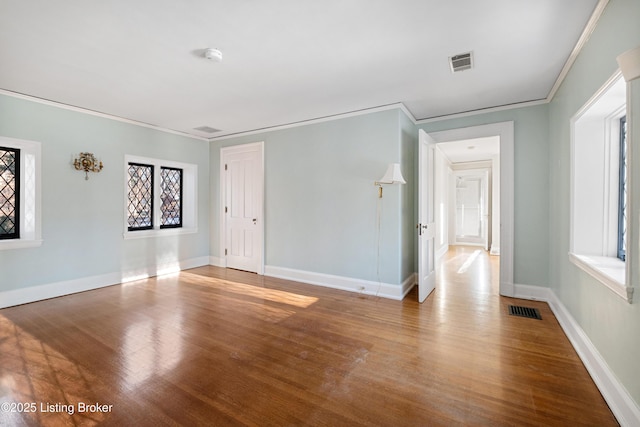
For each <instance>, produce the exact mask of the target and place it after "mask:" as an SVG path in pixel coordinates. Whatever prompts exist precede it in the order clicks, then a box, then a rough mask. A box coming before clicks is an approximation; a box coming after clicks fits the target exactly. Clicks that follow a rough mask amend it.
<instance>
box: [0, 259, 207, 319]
mask: <svg viewBox="0 0 640 427" xmlns="http://www.w3.org/2000/svg"><path fill="white" fill-rule="evenodd" d="M208 262H209V259H208V257H199V258H191V259H187V260H183V261H176V262H173V263H167V264H158V265H155V266H148V267H146V268H141V269H138V270H131V271H127V272H121V273H108V274H102V275H98V276H89V277H81V278H78V279H71V280H64V281H60V282H54V283H47V284H44V285H37V286H30V287H26V288H20V289H12V290H8V291H2V292H0V308H6V307H11V306H14V305H20V304H28V303H31V302H35V301H42V300H45V299H49V298H56V297H61V296H64V295H70V294H75V293H78V292H84V291H90V290H93V289H99V288H104V287H106V286H112V285H119V284H123V283H127V282H131V281H134V280H140V279H144V278H148V277H154V276H161V275H163V274H172V273H176V272H178V271H180V270H186V269H189V268H195V267H200V266H203V265H208Z"/></svg>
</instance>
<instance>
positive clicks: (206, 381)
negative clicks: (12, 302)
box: [0, 247, 617, 426]
mask: <svg viewBox="0 0 640 427" xmlns="http://www.w3.org/2000/svg"><path fill="white" fill-rule="evenodd" d="M497 271H498V259H497V258H496V257H489V256H488V255H487V254H486V253H485V252H483V251H479V250H478V249H475V248H471V247H458V248H455V249H452V250H451V251H449V253H448V254H447V255H446V256H445V257H444V258H443V260H442V261H441V264H440V268H439V270H438V282H437V288H436V290H435V292H434V293H433V294H432V295H430V296H429V298H428V299H427V301H426V302H425V303H424V304H422V305H421V304H418V303H417V302H416V300H417V292H416V290H413V291H412V292H411V293H410V294H409V295H408V296H407V297H406V298H405V299H404V301H393V300H388V299H383V298H379V297H375V296H365V295H359V294H356V293H349V292H342V291H337V290H333V289H327V288H322V287H316V286H310V285H305V284H300V283H295V282H290V281H285V280H279V279H274V278H269V277H263V276H258V275H255V274H250V273H244V272H239V271H234V270H226V269H221V268H216V267H201V268H196V269H192V270H187V271H183V272H181V273H179V274H175V275H173V276H165V277H158V278H151V279H145V280H141V281H137V282H132V283H128V284H124V285H118V286H111V287H108V288H102V289H99V290H95V291H90V292H84V293H80V294H75V295H70V296H65V297H61V298H56V299H51V300H47V301H42V302H36V303H32V304H27V305H23V306H18V307H12V308H7V309H2V310H0V404H1V405H2V406H1V410H0V425H2V426H20V425H27V426H59V425H60V426H63V425H64V426H67V425H68V426H92V425H105V426H107V425H113V426H164V425H185V426H235V425H248V426H299V425H314V426H359V425H369V426H431V425H433V426H439V425H442V426H450V425H474V426H481V425H487V426H502V425H509V426H550V425H558V426H567V425H571V426H582V425H584V426H610V425H617V424H616V420H615V418H614V417H613V415H612V413H611V411H610V410H609V408H608V407H607V405H606V403H605V401H604V400H603V398H602V396H601V395H600V393H599V392H598V390H597V388H596V386H595V385H594V383H593V381H592V380H591V378H590V377H589V375H588V373H587V371H586V369H585V368H584V366H583V365H582V363H581V362H580V360H579V358H578V356H577V355H576V352H575V351H574V350H573V348H572V347H571V345H570V343H569V341H568V339H567V338H566V337H565V335H564V334H563V332H562V330H561V329H560V326H559V325H558V322H557V321H556V319H555V318H554V316H553V314H552V312H551V311H550V309H549V307H548V306H547V305H546V304H545V303H541V302H533V301H522V300H513V299H508V298H503V297H500V296H498V285H497ZM509 304H516V305H526V306H528V307H534V308H538V309H539V310H540V313H541V314H542V320H534V319H526V318H520V317H514V316H509V315H508V309H507V306H508V305H509ZM33 404H35V405H33ZM91 404H93V405H95V404H98V405H100V406H93V407H89V406H87V405H91ZM109 405H110V406H109ZM83 409H84V411H82V410H83ZM25 411H29V412H25Z"/></svg>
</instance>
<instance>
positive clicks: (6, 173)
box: [0, 147, 20, 239]
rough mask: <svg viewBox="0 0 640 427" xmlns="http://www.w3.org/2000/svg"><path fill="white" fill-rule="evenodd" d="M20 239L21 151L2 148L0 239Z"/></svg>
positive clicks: (0, 149) (0, 167)
mask: <svg viewBox="0 0 640 427" xmlns="http://www.w3.org/2000/svg"><path fill="white" fill-rule="evenodd" d="M19 238H20V150H19V149H16V148H6V147H0V239H19Z"/></svg>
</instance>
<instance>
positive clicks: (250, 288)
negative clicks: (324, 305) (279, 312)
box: [181, 272, 318, 308]
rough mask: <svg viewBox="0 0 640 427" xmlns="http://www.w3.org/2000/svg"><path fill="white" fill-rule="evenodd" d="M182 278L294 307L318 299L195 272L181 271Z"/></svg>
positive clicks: (301, 306)
mask: <svg viewBox="0 0 640 427" xmlns="http://www.w3.org/2000/svg"><path fill="white" fill-rule="evenodd" d="M181 276H182V279H183V280H186V281H192V282H195V283H199V284H204V285H212V286H215V287H217V288H219V289H221V290H224V291H225V292H231V293H235V294H238V295H242V296H250V297H255V298H258V299H261V300H268V301H273V302H277V303H281V304H287V305H293V306H295V307H300V308H307V307H309V306H310V305H312V304H314V303H315V302H317V301H318V298H316V297H310V296H306V295H299V294H294V293H291V292H286V291H279V290H277V289H268V288H262V287H258V286H254V285H247V284H244V283H238V282H232V281H230V280H225V279H216V278H211V277H203V276H200V275H197V274H191V273H186V272H182V273H181Z"/></svg>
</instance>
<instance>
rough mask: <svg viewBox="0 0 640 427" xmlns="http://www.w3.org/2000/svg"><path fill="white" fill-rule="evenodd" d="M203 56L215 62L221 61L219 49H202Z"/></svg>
mask: <svg viewBox="0 0 640 427" xmlns="http://www.w3.org/2000/svg"><path fill="white" fill-rule="evenodd" d="M204 57H205V58H207V59H209V60H211V61H215V62H222V52H221V51H220V49H214V48H212V47H209V48H207V49H205V50H204Z"/></svg>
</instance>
